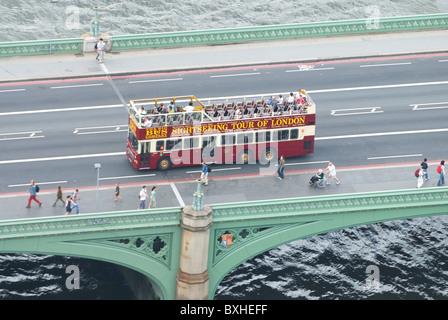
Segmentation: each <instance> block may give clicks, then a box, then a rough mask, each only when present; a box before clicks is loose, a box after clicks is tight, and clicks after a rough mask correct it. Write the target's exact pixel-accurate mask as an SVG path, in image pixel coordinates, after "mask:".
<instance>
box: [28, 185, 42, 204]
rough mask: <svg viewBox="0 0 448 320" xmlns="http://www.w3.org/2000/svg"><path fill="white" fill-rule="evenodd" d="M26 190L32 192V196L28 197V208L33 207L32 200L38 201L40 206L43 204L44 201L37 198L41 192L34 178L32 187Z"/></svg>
mask: <svg viewBox="0 0 448 320" xmlns="http://www.w3.org/2000/svg"><path fill="white" fill-rule="evenodd" d="M26 192H29V194H30V197H29V198H28V205H27V206H26V207H27V208H31V200H34V201H36V202H37V203H38V204H39V207H41V206H42V202H40V201H39V200H38V199H37V198H36V195H37V193H38V192H39V189H38V187H37V186H36V184H35V183H34V180H31V182H30V187H29V188H28V190H27V191H26Z"/></svg>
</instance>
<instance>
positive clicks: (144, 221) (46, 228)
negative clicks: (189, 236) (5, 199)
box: [0, 207, 181, 241]
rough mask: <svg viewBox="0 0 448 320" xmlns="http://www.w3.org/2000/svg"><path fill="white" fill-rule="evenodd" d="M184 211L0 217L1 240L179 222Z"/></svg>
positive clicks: (167, 210)
mask: <svg viewBox="0 0 448 320" xmlns="http://www.w3.org/2000/svg"><path fill="white" fill-rule="evenodd" d="M180 211H181V208H178V207H175V208H160V209H152V210H151V211H147V210H145V211H138V210H136V211H121V212H104V213H92V214H83V215H71V216H56V217H42V218H30V219H15V220H7V221H0V241H1V240H7V239H18V238H24V239H26V238H30V237H42V236H49V235H52V236H56V235H58V236H62V235H65V236H66V235H71V234H77V233H94V232H103V231H119V230H125V229H133V228H156V227H162V226H163V227H170V226H178V225H179V223H180Z"/></svg>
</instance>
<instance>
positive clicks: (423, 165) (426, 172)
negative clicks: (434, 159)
mask: <svg viewBox="0 0 448 320" xmlns="http://www.w3.org/2000/svg"><path fill="white" fill-rule="evenodd" d="M427 161H428V159H426V158H425V159H423V161H422V163H420V166H421V167H422V169H423V172H424V173H425V174H424V176H425V180H426V181H428V180H429V178H428V162H427Z"/></svg>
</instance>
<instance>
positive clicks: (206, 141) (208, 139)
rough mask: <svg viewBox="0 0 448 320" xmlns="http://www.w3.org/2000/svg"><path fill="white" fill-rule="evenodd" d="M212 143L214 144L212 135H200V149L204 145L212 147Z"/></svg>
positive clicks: (204, 146)
mask: <svg viewBox="0 0 448 320" xmlns="http://www.w3.org/2000/svg"><path fill="white" fill-rule="evenodd" d="M214 145H215V137H214V136H208V137H202V149H204V148H206V147H209V148H212V147H213V146H214Z"/></svg>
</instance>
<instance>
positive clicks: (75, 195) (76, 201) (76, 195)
mask: <svg viewBox="0 0 448 320" xmlns="http://www.w3.org/2000/svg"><path fill="white" fill-rule="evenodd" d="M72 201H73V203H74V204H75V205H74V206H73V207H76V214H79V202H80V201H81V198H80V197H79V190H78V189H76V190H75V192H73V194H72ZM72 209H73V208H72Z"/></svg>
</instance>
